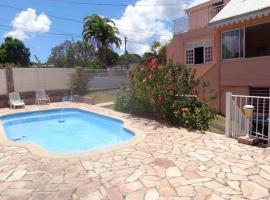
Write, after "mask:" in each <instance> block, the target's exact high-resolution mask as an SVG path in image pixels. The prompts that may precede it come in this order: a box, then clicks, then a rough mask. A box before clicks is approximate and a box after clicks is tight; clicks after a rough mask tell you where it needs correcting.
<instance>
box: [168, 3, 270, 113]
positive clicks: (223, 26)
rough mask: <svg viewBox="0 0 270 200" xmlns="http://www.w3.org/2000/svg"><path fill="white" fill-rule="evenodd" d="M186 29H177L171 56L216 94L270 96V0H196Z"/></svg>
mask: <svg viewBox="0 0 270 200" xmlns="http://www.w3.org/2000/svg"><path fill="white" fill-rule="evenodd" d="M186 14H187V15H188V18H189V27H188V31H187V32H184V33H179V34H175V35H174V37H173V40H172V42H171V43H170V44H169V45H168V48H167V58H168V60H170V61H173V62H174V63H179V64H186V65H188V66H190V67H192V68H194V69H196V71H197V75H198V76H199V77H200V78H201V79H202V80H205V81H209V82H210V83H211V86H212V87H213V89H214V90H215V91H216V92H217V93H218V98H217V99H216V100H215V101H214V102H212V106H214V107H215V108H216V109H217V110H218V111H220V112H221V113H223V114H224V113H225V94H226V92H232V93H234V94H242V95H253V96H259V95H262V96H270V91H269V88H270V0H195V1H194V2H193V3H192V4H191V5H190V6H189V7H188V8H187V9H186Z"/></svg>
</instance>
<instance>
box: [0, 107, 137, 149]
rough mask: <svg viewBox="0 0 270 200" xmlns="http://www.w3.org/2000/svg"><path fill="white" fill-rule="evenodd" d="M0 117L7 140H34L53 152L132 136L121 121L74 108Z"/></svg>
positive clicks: (108, 144)
mask: <svg viewBox="0 0 270 200" xmlns="http://www.w3.org/2000/svg"><path fill="white" fill-rule="evenodd" d="M0 120H1V122H2V125H3V128H4V130H5V133H6V136H7V138H8V139H9V140H12V141H17V142H30V143H35V144H38V145H40V146H42V147H43V148H45V149H47V150H48V151H50V152H55V153H78V152H85V151H88V150H95V149H99V148H102V147H111V146H114V145H117V144H121V143H124V142H126V141H128V140H131V139H132V138H133V137H134V134H133V133H132V132H130V131H128V130H127V129H125V128H123V122H122V121H120V120H116V119H112V118H109V117H105V116H102V115H99V114H95V113H92V112H88V111H84V110H81V109H76V108H64V109H53V110H46V111H34V112H27V113H18V114H10V115H5V116H2V117H1V118H0Z"/></svg>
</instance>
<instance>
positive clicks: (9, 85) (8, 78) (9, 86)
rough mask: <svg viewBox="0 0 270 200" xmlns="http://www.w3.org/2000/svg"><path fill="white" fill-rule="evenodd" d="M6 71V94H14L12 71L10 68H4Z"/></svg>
mask: <svg viewBox="0 0 270 200" xmlns="http://www.w3.org/2000/svg"><path fill="white" fill-rule="evenodd" d="M5 71H6V81H7V93H10V92H14V78H13V69H12V67H11V66H7V67H6V68H5Z"/></svg>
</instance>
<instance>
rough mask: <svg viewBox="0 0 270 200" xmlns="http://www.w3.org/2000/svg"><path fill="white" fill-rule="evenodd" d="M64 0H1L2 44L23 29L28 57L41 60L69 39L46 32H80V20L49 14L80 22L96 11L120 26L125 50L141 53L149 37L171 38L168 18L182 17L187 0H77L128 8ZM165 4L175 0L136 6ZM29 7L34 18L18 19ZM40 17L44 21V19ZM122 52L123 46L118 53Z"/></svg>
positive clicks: (79, 33) (170, 26) (0, 27)
mask: <svg viewBox="0 0 270 200" xmlns="http://www.w3.org/2000/svg"><path fill="white" fill-rule="evenodd" d="M65 1H68V0H13V1H10V0H1V2H0V13H1V15H0V36H1V37H0V42H1V43H2V42H3V38H4V36H5V35H7V34H11V33H10V32H11V31H13V32H14V31H20V32H21V31H23V33H24V34H25V35H27V38H23V41H24V43H25V45H26V46H27V47H29V48H30V50H31V59H32V60H35V59H34V55H36V56H37V57H38V58H39V59H40V60H41V61H43V62H44V61H46V60H47V58H48V56H49V55H50V51H51V48H52V47H54V46H56V45H58V44H60V43H61V42H63V41H64V40H66V39H72V37H71V36H70V37H65V38H64V37H62V36H56V35H51V34H48V33H68V34H69V33H72V34H76V37H77V38H76V39H79V38H78V37H79V36H80V35H81V32H82V24H81V23H74V22H71V21H64V20H60V19H57V18H54V17H52V15H54V16H58V17H64V18H71V19H76V20H79V21H82V20H83V18H84V17H85V16H86V15H91V14H94V13H97V14H99V15H102V16H106V17H109V18H112V19H115V21H116V24H117V26H118V28H119V29H120V33H121V37H123V36H127V37H128V39H129V40H130V41H131V42H130V43H129V44H128V50H129V51H130V52H132V53H139V54H141V53H143V52H144V51H146V50H147V49H148V48H149V45H148V44H150V43H151V42H152V41H153V40H156V39H157V40H161V41H162V42H166V41H168V40H169V39H170V38H171V36H172V23H171V22H172V19H174V18H179V17H183V16H184V12H183V9H184V8H185V7H186V6H187V5H188V4H189V3H190V0H170V1H166V0H137V1H136V0H115V1H109V0H107V1H106V0H104V1H98V0H95V1H94V0H80V1H77V2H91V3H93V2H95V3H112V4H130V6H128V7H116V6H113V7H112V6H90V5H75V4H67V3H65ZM75 1H76V0H75ZM166 3H177V6H159V7H144V6H139V5H145V4H150V5H153V4H166ZM2 4H4V5H8V6H11V7H16V8H21V9H22V10H16V9H11V8H7V7H3V5H2ZM1 5H2V6H1ZM29 8H31V9H33V10H31V11H32V14H33V11H36V19H31V17H24V18H23V19H22V16H19V15H20V13H21V12H22V11H24V14H27V13H26V12H27V10H28V9H29ZM28 11H29V10H28ZM40 12H43V16H42V17H43V20H41V19H40V20H38V19H37V18H38V17H39V14H40ZM28 14H29V13H28ZM27 16H28V15H27ZM44 17H45V18H46V20H47V21H46V20H45V21H44ZM15 18H16V22H17V26H16V23H14V20H15ZM32 18H33V17H32ZM35 20H37V21H35ZM24 23H27V29H29V27H32V26H33V28H30V29H31V30H32V29H33V31H31V32H27V31H25V29H22V25H24ZM24 27H25V26H24ZM74 36H75V35H74ZM136 42H137V43H136ZM122 51H123V47H122V50H119V52H122Z"/></svg>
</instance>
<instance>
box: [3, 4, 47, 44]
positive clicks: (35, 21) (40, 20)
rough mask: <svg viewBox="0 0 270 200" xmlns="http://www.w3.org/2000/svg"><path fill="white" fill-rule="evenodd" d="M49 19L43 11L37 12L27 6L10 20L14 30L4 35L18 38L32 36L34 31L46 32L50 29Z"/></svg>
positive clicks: (22, 38) (23, 38)
mask: <svg viewBox="0 0 270 200" xmlns="http://www.w3.org/2000/svg"><path fill="white" fill-rule="evenodd" d="M51 24H52V23H51V21H50V19H49V18H48V16H47V15H46V14H45V13H41V14H39V15H38V14H37V13H36V10H34V9H32V8H28V9H27V10H25V11H22V12H20V13H18V14H17V15H16V17H15V18H14V20H13V21H12V22H11V26H12V28H13V29H14V30H12V31H10V32H8V33H5V35H4V37H7V36H10V37H13V38H17V39H20V40H25V39H29V38H31V37H34V36H35V34H36V33H46V32H48V31H49V30H50V26H51Z"/></svg>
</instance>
